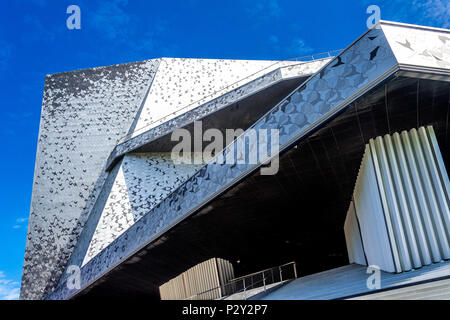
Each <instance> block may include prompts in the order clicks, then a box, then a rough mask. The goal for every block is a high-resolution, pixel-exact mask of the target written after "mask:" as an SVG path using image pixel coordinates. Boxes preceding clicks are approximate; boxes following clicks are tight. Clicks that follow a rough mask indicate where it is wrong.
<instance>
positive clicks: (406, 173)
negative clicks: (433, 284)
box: [345, 126, 450, 272]
mask: <svg viewBox="0 0 450 320" xmlns="http://www.w3.org/2000/svg"><path fill="white" fill-rule="evenodd" d="M373 177H375V179H374V178H373ZM449 186H450V183H449V178H448V174H447V172H446V169H445V166H444V162H443V160H442V155H441V153H440V150H439V147H438V143H437V140H436V136H435V134H434V131H433V128H432V127H431V126H428V127H427V128H425V127H420V128H419V129H418V130H416V129H411V130H410V131H409V132H407V131H403V132H401V133H400V134H399V133H394V134H392V135H385V136H384V137H377V138H375V139H371V140H370V141H369V144H368V145H367V147H366V152H365V155H364V157H363V162H362V165H361V169H360V172H359V175H358V178H357V182H356V186H355V192H354V201H353V202H354V203H353V202H352V204H351V206H352V205H353V206H355V211H356V217H357V219H356V220H357V222H358V223H359V226H360V230H361V247H362V248H363V250H364V254H365V255H366V256H367V263H368V264H375V265H378V266H379V267H380V268H381V269H383V270H386V271H395V272H402V271H408V270H411V269H416V268H420V267H422V266H424V265H429V264H431V263H436V262H440V261H442V260H447V259H449V258H450V245H449V239H450V210H449V207H450V203H449V195H450V187H449ZM368 195H370V197H369V196H368ZM352 210H353V209H351V210H349V213H348V215H347V220H346V228H345V232H346V239H347V245H350V246H351V248H349V258H350V260H355V261H356V259H355V252H354V251H355V250H356V251H357V253H356V254H361V253H360V252H358V248H359V245H360V244H359V242H358V241H356V242H355V241H353V242H352V241H351V239H355V234H358V232H359V230H356V224H355V223H353V228H350V227H349V224H350V222H351V217H352ZM379 213H382V214H379ZM383 222H384V223H383ZM387 243H388V244H389V246H388V245H387ZM390 260H391V261H392V264H391V263H389V261H390Z"/></svg>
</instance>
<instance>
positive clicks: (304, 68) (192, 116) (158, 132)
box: [108, 59, 330, 165]
mask: <svg viewBox="0 0 450 320" xmlns="http://www.w3.org/2000/svg"><path fill="white" fill-rule="evenodd" d="M329 60H330V59H322V60H316V61H311V62H303V63H296V64H293V65H290V66H282V67H280V65H275V66H277V67H278V68H277V69H275V70H273V71H270V70H271V69H273V68H274V67H275V66H272V67H270V68H269V67H266V68H268V69H269V71H270V72H267V73H264V74H262V75H260V76H259V77H258V78H256V79H254V80H251V81H249V82H246V83H245V84H243V85H240V86H237V85H236V86H237V87H236V86H232V88H230V91H227V92H226V93H225V94H222V95H220V96H219V97H217V98H214V99H212V100H210V101H208V102H206V103H204V104H201V105H194V106H192V107H190V108H188V109H187V110H185V112H184V113H182V114H180V115H179V116H172V117H170V118H169V119H167V120H165V121H164V122H163V123H161V124H160V125H157V126H151V125H150V126H148V127H139V128H137V129H136V130H137V131H135V132H134V134H133V135H132V136H131V137H130V138H129V139H127V140H125V141H123V142H122V143H120V144H119V145H117V147H116V148H115V149H114V151H113V152H112V153H111V155H110V157H109V159H108V165H110V164H111V163H113V162H114V160H116V159H117V158H118V157H120V156H122V155H124V154H126V153H128V152H131V151H133V150H136V149H138V148H139V147H141V146H143V145H145V144H147V143H149V142H151V141H154V140H155V139H157V138H158V137H161V136H163V135H166V134H168V133H170V132H172V131H173V130H174V128H181V127H183V126H185V125H187V124H189V123H192V122H193V121H194V120H197V119H201V118H203V117H205V116H207V115H209V114H211V113H214V112H216V111H218V110H220V109H222V108H224V107H226V106H229V105H230V104H232V103H235V102H237V101H239V100H242V99H244V98H245V97H247V96H249V95H252V94H255V93H257V92H258V91H261V90H264V89H266V88H268V87H270V86H272V85H274V84H276V83H278V82H280V81H282V80H285V79H289V78H293V77H300V76H302V77H304V76H309V75H312V74H314V73H315V72H317V70H319V69H320V68H321V67H323V66H324V65H325V64H326V63H327V62H329ZM260 73H261V72H260ZM252 78H253V77H252ZM235 87H236V88H235ZM148 122H149V120H145V121H143V122H142V123H144V124H145V123H147V124H148Z"/></svg>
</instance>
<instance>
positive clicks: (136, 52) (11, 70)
mask: <svg viewBox="0 0 450 320" xmlns="http://www.w3.org/2000/svg"><path fill="white" fill-rule="evenodd" d="M71 4H75V5H78V6H79V7H80V8H81V30H68V29H67V27H66V19H67V17H68V16H69V15H68V14H67V13H66V8H67V7H68V6H69V5H71ZM372 4H376V5H378V6H379V7H380V9H381V18H382V19H384V20H393V21H400V22H405V23H415V24H422V25H429V26H435V27H445V28H450V22H449V17H450V2H448V1H445V0H412V1H400V0H388V1H378V2H377V1H373V0H359V1H335V0H332V1H329V0H321V1H300V0H295V1H284V0H263V1H256V0H248V1H243V0H242V1H235V0H227V1H214V0H209V1H200V0H182V1H174V0H164V1H151V0H142V1H140V0H128V1H127V0H109V1H95V0H70V1H65V0H53V1H51V0H16V1H13V0H7V1H5V2H4V3H3V6H2V10H0V19H1V27H0V83H1V88H2V90H1V91H0V103H1V108H0V119H1V121H2V125H1V126H0V139H1V141H2V150H3V151H2V156H1V157H0V166H1V167H2V168H3V170H2V176H1V179H0V195H1V201H0V300H1V299H10V298H17V295H18V292H19V291H18V290H19V289H18V288H19V283H20V279H21V272H22V263H23V256H24V250H25V241H26V232H27V224H28V220H27V219H28V214H29V207H30V198H31V189H32V183H33V173H34V160H35V152H36V142H37V135H38V129H39V118H40V111H41V102H42V90H43V86H44V76H45V74H48V73H56V72H63V71H69V70H74V69H82V68H91V67H96V66H103V65H111V64H116V63H124V62H130V61H137V60H145V59H151V58H157V57H188V58H232V59H273V60H277V59H288V58H292V57H298V56H304V55H308V54H312V53H319V52H324V51H329V50H334V49H341V48H344V47H346V46H347V45H348V44H350V43H351V42H352V41H353V40H355V39H356V38H357V37H358V36H359V35H360V34H362V33H363V32H364V31H365V30H366V28H367V27H366V20H367V18H368V16H369V15H368V14H366V8H367V7H368V6H369V5H372Z"/></svg>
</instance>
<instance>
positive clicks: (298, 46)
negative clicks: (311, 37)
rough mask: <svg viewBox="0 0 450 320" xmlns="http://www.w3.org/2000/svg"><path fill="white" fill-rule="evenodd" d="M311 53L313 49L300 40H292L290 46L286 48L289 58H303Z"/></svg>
mask: <svg viewBox="0 0 450 320" xmlns="http://www.w3.org/2000/svg"><path fill="white" fill-rule="evenodd" d="M312 51H313V49H312V48H311V47H310V46H308V45H307V44H306V43H305V41H303V40H302V39H300V38H295V39H293V40H292V42H291V45H290V46H289V48H288V53H289V54H290V55H291V57H300V56H304V55H307V54H310V53H312Z"/></svg>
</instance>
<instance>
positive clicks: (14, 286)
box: [0, 271, 20, 300]
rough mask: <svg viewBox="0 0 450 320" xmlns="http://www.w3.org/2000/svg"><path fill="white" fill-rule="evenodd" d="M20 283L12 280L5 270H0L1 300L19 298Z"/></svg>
mask: <svg viewBox="0 0 450 320" xmlns="http://www.w3.org/2000/svg"><path fill="white" fill-rule="evenodd" d="M19 293H20V284H19V283H18V282H17V281H13V280H10V279H8V278H7V277H6V275H5V273H4V272H3V271H0V300H17V299H19Z"/></svg>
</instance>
